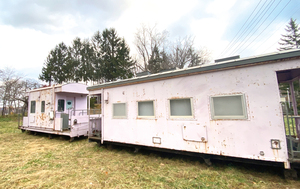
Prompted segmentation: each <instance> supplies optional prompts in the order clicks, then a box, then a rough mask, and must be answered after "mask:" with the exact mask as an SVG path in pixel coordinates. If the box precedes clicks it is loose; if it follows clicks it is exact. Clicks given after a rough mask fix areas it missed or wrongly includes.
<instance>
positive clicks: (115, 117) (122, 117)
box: [112, 102, 127, 119]
mask: <svg viewBox="0 0 300 189" xmlns="http://www.w3.org/2000/svg"><path fill="white" fill-rule="evenodd" d="M116 104H124V105H125V116H115V115H114V105H116ZM112 118H113V119H127V103H126V102H117V103H112Z"/></svg>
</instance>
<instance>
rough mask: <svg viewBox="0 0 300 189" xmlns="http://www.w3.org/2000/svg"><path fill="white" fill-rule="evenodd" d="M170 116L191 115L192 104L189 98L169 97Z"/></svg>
mask: <svg viewBox="0 0 300 189" xmlns="http://www.w3.org/2000/svg"><path fill="white" fill-rule="evenodd" d="M170 116H176V117H181V116H182V117H191V116H193V113H192V104H191V99H190V98H186V99H171V100H170Z"/></svg>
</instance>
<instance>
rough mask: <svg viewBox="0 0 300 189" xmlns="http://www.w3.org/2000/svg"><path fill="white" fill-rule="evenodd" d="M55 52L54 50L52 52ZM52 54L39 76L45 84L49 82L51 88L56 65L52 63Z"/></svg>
mask: <svg viewBox="0 0 300 189" xmlns="http://www.w3.org/2000/svg"><path fill="white" fill-rule="evenodd" d="M51 51H53V50H51ZM51 60H52V59H51V52H50V53H49V55H48V56H47V59H46V61H45V62H44V66H43V68H42V73H41V74H39V79H40V80H42V81H45V82H49V86H50V85H51V82H52V81H53V75H54V65H53V62H52V61H51Z"/></svg>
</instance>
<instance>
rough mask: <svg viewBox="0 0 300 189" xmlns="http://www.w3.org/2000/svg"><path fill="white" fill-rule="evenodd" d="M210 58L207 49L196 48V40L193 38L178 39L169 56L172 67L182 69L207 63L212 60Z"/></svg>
mask: <svg viewBox="0 0 300 189" xmlns="http://www.w3.org/2000/svg"><path fill="white" fill-rule="evenodd" d="M209 57H210V52H209V51H208V50H207V49H205V48H202V49H200V50H196V49H195V48H194V38H193V37H191V36H186V37H185V38H183V39H181V38H178V39H177V40H176V41H175V43H174V44H173V46H172V48H171V50H170V54H169V60H170V64H171V66H172V67H177V68H180V69H181V68H184V67H193V66H199V65H201V64H204V63H207V62H208V61H209V60H210V59H209Z"/></svg>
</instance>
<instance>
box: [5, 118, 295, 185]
mask: <svg viewBox="0 0 300 189" xmlns="http://www.w3.org/2000/svg"><path fill="white" fill-rule="evenodd" d="M0 188H300V181H295V180H285V179H283V177H282V175H281V169H280V168H274V167H266V166H254V165H248V164H241V163H233V162H225V161H224V162H223V161H213V165H212V166H210V167H208V166H206V164H205V163H204V162H203V160H201V159H197V158H195V157H188V156H181V155H174V154H169V153H161V152H153V151H141V152H140V153H137V154H135V153H133V149H131V148H125V147H114V148H112V149H110V148H109V149H108V148H106V147H104V146H101V147H99V146H97V144H96V143H88V141H87V139H86V138H82V139H79V140H75V141H74V142H72V143H69V141H68V139H67V138H66V139H64V138H60V137H54V138H53V139H48V137H47V135H43V134H39V135H32V134H30V133H26V132H25V133H22V132H21V131H20V130H18V129H17V121H16V120H11V119H9V118H5V119H4V118H0Z"/></svg>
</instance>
